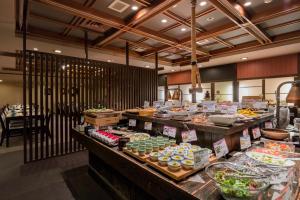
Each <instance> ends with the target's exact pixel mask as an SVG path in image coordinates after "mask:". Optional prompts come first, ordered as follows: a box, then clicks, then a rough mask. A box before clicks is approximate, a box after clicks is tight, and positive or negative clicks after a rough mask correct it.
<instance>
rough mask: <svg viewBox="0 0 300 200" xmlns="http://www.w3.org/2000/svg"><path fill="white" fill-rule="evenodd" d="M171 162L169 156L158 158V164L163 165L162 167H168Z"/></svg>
mask: <svg viewBox="0 0 300 200" xmlns="http://www.w3.org/2000/svg"><path fill="white" fill-rule="evenodd" d="M170 160H171V158H170V157H168V156H161V157H158V163H159V164H160V165H161V166H167V165H168V162H169V161H170Z"/></svg>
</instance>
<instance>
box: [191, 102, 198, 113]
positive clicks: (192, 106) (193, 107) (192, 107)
mask: <svg viewBox="0 0 300 200" xmlns="http://www.w3.org/2000/svg"><path fill="white" fill-rule="evenodd" d="M197 110H198V106H197V104H193V105H190V106H189V111H190V112H195V111H197Z"/></svg>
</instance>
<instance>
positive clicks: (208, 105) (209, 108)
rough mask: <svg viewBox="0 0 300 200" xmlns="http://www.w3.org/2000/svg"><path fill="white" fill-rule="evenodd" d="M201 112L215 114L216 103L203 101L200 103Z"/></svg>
mask: <svg viewBox="0 0 300 200" xmlns="http://www.w3.org/2000/svg"><path fill="white" fill-rule="evenodd" d="M202 106H203V109H202V111H203V112H216V102H215V101H203V102H202Z"/></svg>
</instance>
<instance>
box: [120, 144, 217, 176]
mask: <svg viewBox="0 0 300 200" xmlns="http://www.w3.org/2000/svg"><path fill="white" fill-rule="evenodd" d="M123 152H124V153H126V154H128V155H130V156H132V157H134V158H135V159H137V160H139V161H141V162H143V163H147V164H148V165H149V166H151V167H152V168H154V169H156V170H158V171H160V172H161V173H163V174H165V175H167V176H168V177H170V178H172V179H174V180H176V181H181V180H183V179H185V178H187V177H188V176H190V175H193V174H195V173H196V172H198V171H199V170H201V169H204V168H205V167H206V166H208V165H209V163H208V164H207V165H205V166H203V167H201V168H198V169H191V170H184V169H182V168H181V169H180V170H179V171H177V172H173V171H170V170H169V169H168V166H161V165H159V164H158V162H153V161H151V160H150V158H149V155H147V154H146V155H145V156H139V155H138V153H133V152H132V151H129V150H127V149H126V148H123ZM215 160H216V157H211V158H210V159H209V162H210V163H211V162H213V161H215Z"/></svg>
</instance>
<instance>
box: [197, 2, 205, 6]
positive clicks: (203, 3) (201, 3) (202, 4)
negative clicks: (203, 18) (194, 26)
mask: <svg viewBox="0 0 300 200" xmlns="http://www.w3.org/2000/svg"><path fill="white" fill-rule="evenodd" d="M206 4H207V2H206V1H201V2H200V4H199V5H200V6H206Z"/></svg>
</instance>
